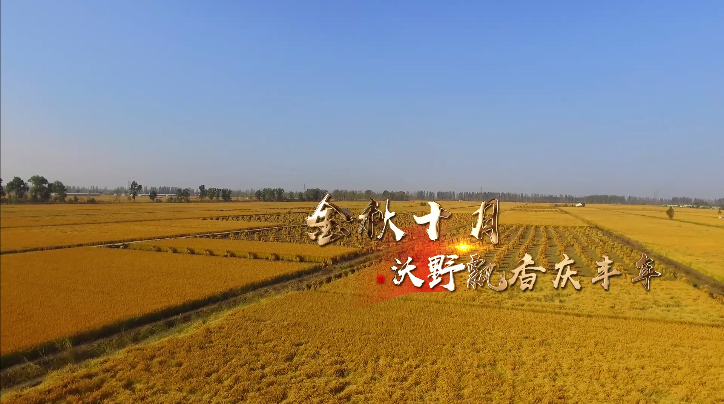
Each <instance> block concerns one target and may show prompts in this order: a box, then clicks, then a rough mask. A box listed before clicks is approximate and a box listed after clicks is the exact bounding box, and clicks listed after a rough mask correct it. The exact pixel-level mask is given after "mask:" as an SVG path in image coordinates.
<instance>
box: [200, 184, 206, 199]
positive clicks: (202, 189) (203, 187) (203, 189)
mask: <svg viewBox="0 0 724 404" xmlns="http://www.w3.org/2000/svg"><path fill="white" fill-rule="evenodd" d="M206 195H207V194H206V185H199V199H201V200H202V201H203V200H204V199H206Z"/></svg>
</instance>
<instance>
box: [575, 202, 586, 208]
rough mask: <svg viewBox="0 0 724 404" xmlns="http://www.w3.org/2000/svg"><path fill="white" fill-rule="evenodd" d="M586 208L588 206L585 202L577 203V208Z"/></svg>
mask: <svg viewBox="0 0 724 404" xmlns="http://www.w3.org/2000/svg"><path fill="white" fill-rule="evenodd" d="M584 206H586V204H585V203H583V202H580V203H577V204H576V207H577V208H582V207H584Z"/></svg>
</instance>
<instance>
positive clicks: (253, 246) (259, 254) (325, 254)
mask: <svg viewBox="0 0 724 404" xmlns="http://www.w3.org/2000/svg"><path fill="white" fill-rule="evenodd" d="M130 247H131V248H133V249H153V247H158V248H159V249H161V250H163V251H169V248H174V249H176V250H178V251H180V252H191V253H196V254H201V253H204V251H210V252H211V255H230V254H229V253H231V254H233V255H234V256H236V257H244V258H260V259H269V258H271V255H272V254H273V255H275V256H276V257H277V258H278V259H282V260H286V261H304V262H327V261H328V260H330V259H345V258H348V257H351V256H353V255H355V254H356V253H357V252H358V251H359V250H357V249H354V248H346V247H339V246H336V245H328V246H325V247H324V248H321V247H320V246H319V245H316V244H314V245H313V244H296V243H274V242H264V241H240V240H228V239H222V240H215V239H209V238H196V237H189V238H178V239H168V240H156V241H147V242H143V243H134V244H131V245H130ZM188 249H191V251H188ZM250 254H251V255H253V257H252V256H251V255H250Z"/></svg>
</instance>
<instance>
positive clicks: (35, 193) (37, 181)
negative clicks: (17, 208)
mask: <svg viewBox="0 0 724 404" xmlns="http://www.w3.org/2000/svg"><path fill="white" fill-rule="evenodd" d="M28 182H29V183H30V184H31V185H30V199H31V200H33V201H35V202H47V201H49V200H50V195H51V193H52V192H51V190H50V186H49V185H50V184H49V183H48V180H47V179H45V177H43V176H42V175H33V176H32V177H30V179H29V180H28Z"/></svg>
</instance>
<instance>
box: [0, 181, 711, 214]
mask: <svg viewBox="0 0 724 404" xmlns="http://www.w3.org/2000/svg"><path fill="white" fill-rule="evenodd" d="M3 196H5V188H3V179H2V178H0V198H2V197H3ZM719 213H721V211H719Z"/></svg>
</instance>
